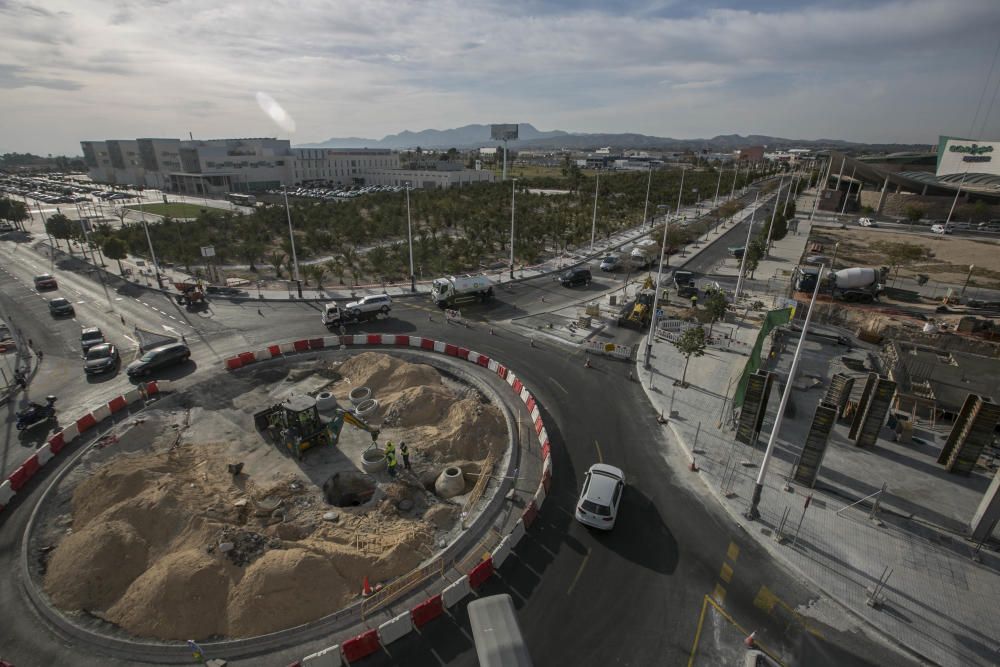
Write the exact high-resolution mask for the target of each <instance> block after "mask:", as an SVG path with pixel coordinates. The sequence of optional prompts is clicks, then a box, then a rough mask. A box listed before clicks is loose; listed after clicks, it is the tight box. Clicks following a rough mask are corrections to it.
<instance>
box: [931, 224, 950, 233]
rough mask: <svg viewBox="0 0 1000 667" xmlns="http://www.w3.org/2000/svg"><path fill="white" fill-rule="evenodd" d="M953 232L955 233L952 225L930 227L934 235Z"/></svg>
mask: <svg viewBox="0 0 1000 667" xmlns="http://www.w3.org/2000/svg"><path fill="white" fill-rule="evenodd" d="M953 231H955V227H954V225H952V224H951V223H948V222H946V223H944V224H937V225H931V232H933V233H934V234H951V233H952V232H953Z"/></svg>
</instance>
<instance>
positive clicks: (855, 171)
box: [840, 167, 858, 215]
mask: <svg viewBox="0 0 1000 667" xmlns="http://www.w3.org/2000/svg"><path fill="white" fill-rule="evenodd" d="M857 171H858V168H857V167H854V168H853V169H851V182H850V183H848V184H847V193H846V194H845V195H844V205H843V206H842V207H841V208H840V214H841V215H844V213H845V212H847V200H848V199H850V198H851V186H852V185H854V174H856V173H857Z"/></svg>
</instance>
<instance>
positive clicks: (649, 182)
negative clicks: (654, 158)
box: [639, 162, 653, 229]
mask: <svg viewBox="0 0 1000 667" xmlns="http://www.w3.org/2000/svg"><path fill="white" fill-rule="evenodd" d="M652 184H653V163H652V162H650V163H649V178H648V179H647V180H646V205H645V206H643V207H642V224H641V225H639V227H640V229H641V228H642V227H645V226H646V220H648V219H649V218H647V217H646V215H647V214H648V213H649V186H651V185H652Z"/></svg>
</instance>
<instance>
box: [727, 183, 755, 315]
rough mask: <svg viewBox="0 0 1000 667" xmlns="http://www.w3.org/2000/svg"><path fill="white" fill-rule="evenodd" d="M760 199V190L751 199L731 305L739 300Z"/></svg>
mask: <svg viewBox="0 0 1000 667" xmlns="http://www.w3.org/2000/svg"><path fill="white" fill-rule="evenodd" d="M759 198H760V190H758V191H757V194H756V195H754V198H753V209H751V211H750V227H749V228H748V229H747V241H746V244H745V245H744V246H743V257H742V258H740V275H739V277H737V278H736V291H735V292H734V293H733V305H734V306H735V305H736V304H737V302H739V300H740V289H741V288H742V287H743V274H744V270H743V269H744V267H745V266H746V264H747V255H749V254H750V235H751V234H752V233H753V219H754V216H756V215H757V200H758V199H759Z"/></svg>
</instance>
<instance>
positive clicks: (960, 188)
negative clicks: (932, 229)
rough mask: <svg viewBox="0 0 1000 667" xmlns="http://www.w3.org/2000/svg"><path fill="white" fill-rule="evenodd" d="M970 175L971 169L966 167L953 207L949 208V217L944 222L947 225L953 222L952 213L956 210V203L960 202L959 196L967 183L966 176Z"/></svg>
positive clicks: (952, 203)
mask: <svg viewBox="0 0 1000 667" xmlns="http://www.w3.org/2000/svg"><path fill="white" fill-rule="evenodd" d="M968 175H969V170H968V169H966V170H965V173H964V174H962V180H961V182H960V183H959V184H958V190H956V191H955V198H954V199H953V200H952V202H951V208H950V209H948V219H947V220H945V221H944V224H946V225H947V224H948V223H950V222H951V215H952V213H954V212H955V205H956V204H958V198H959V196H960V195H961V194H962V186H963V185H965V177H966V176H968Z"/></svg>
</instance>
